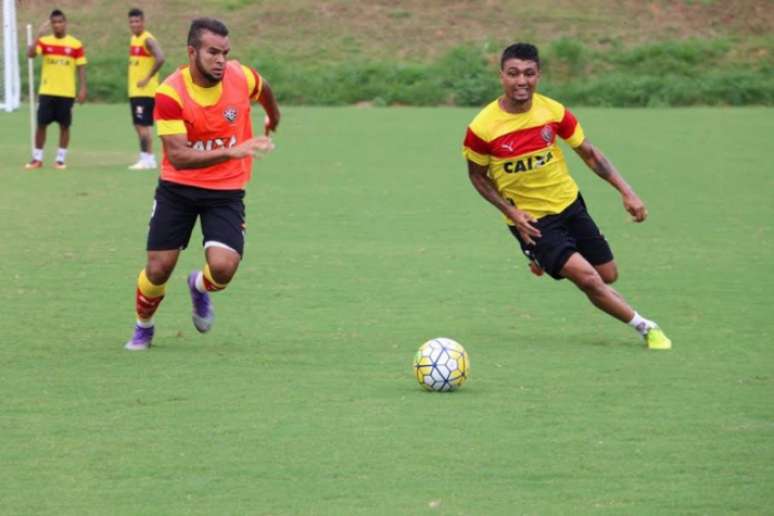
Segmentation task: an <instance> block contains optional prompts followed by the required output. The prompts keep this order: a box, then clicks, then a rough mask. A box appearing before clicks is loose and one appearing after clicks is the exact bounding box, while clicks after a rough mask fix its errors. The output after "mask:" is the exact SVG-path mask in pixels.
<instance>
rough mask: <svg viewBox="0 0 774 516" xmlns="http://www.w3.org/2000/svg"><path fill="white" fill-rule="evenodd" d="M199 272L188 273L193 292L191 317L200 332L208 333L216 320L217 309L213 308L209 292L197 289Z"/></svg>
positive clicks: (189, 285)
mask: <svg viewBox="0 0 774 516" xmlns="http://www.w3.org/2000/svg"><path fill="white" fill-rule="evenodd" d="M198 275H199V273H198V272H196V271H194V272H192V273H191V274H189V275H188V290H189V291H190V292H191V303H192V304H193V311H192V313H191V318H192V319H193V324H194V326H195V327H196V329H197V330H198V331H199V333H207V332H208V331H210V328H212V323H214V322H215V309H213V308H212V301H210V295H209V294H208V293H206V292H205V293H201V292H199V291H198V290H197V289H196V277H197V276H198Z"/></svg>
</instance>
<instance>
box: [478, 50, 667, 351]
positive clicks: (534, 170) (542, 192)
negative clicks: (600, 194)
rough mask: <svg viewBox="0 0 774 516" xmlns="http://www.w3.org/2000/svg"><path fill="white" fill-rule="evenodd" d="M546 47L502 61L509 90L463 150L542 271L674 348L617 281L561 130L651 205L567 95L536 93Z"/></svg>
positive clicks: (612, 178) (607, 176)
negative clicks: (566, 102) (564, 99)
mask: <svg viewBox="0 0 774 516" xmlns="http://www.w3.org/2000/svg"><path fill="white" fill-rule="evenodd" d="M539 79H540V58H539V56H538V49H537V48H536V47H535V46H534V45H531V44H529V43H517V44H515V45H511V46H509V47H508V48H506V49H505V51H504V52H503V54H502V58H501V60H500V82H501V84H502V87H503V95H502V96H501V97H500V98H498V99H497V100H495V101H494V102H492V103H491V104H489V105H488V106H486V107H485V108H484V109H483V110H482V111H481V112H480V113H479V114H478V116H476V118H475V119H474V120H473V122H471V124H470V125H469V126H468V130H467V134H466V136H465V143H464V146H463V154H464V156H465V158H466V159H467V162H468V175H469V177H470V180H471V182H472V183H473V186H474V187H475V188H476V190H478V192H479V193H480V194H481V196H482V197H484V199H486V200H487V201H489V202H490V203H491V204H492V205H494V206H495V207H496V208H497V209H498V210H500V211H501V212H502V214H503V215H504V216H505V220H506V222H507V223H508V225H509V228H510V231H511V233H512V234H513V236H514V237H516V239H517V240H518V241H519V244H520V246H521V249H522V251H523V252H524V254H525V255H526V256H527V258H528V259H529V260H530V268H531V269H532V272H533V273H535V274H536V275H538V276H539V275H542V274H543V272H544V271H545V272H548V274H549V275H550V276H551V277H553V278H554V279H557V280H559V279H562V278H567V279H569V280H570V281H572V282H573V283H574V284H575V285H576V286H577V287H578V288H579V289H580V290H581V291H583V292H584V293H585V294H586V296H587V297H588V298H589V300H590V301H591V302H592V303H593V304H594V305H595V306H596V307H597V308H599V309H601V310H603V311H605V312H606V313H608V314H609V315H611V316H613V317H615V318H616V319H618V320H620V321H622V322H625V323H628V324H629V325H630V326H632V327H633V328H634V329H635V330H636V331H637V332H638V333H639V334H640V335H641V336H642V337H643V338H644V340H645V342H646V344H647V345H648V347H649V348H651V349H670V348H671V345H672V343H671V341H670V340H669V339H668V338H667V336H666V335H665V334H664V332H663V331H662V330H661V329H660V328H659V327H658V325H657V324H656V323H655V322H653V321H650V320H648V319H645V318H644V317H642V316H640V315H639V314H638V313H637V312H636V311H635V310H634V309H632V307H631V306H630V305H629V304H628V303H627V302H626V300H625V299H624V298H623V297H622V296H621V295H620V294H619V293H618V292H616V291H615V290H614V289H613V288H612V287H610V284H611V283H613V282H614V281H615V280H616V279H617V278H618V270H617V267H616V263H615V261H614V260H613V253H612V252H611V250H610V246H609V245H608V243H607V241H606V240H605V237H604V236H602V234H601V233H600V231H599V228H597V225H596V224H595V223H594V221H593V220H592V218H591V216H590V215H589V213H588V212H587V211H586V203H585V202H584V200H583V197H582V196H581V194H580V192H579V191H578V186H577V185H576V184H575V181H574V180H573V179H572V177H571V176H570V173H569V170H568V169H567V164H566V162H565V159H564V155H563V153H562V150H561V149H560V148H559V146H558V144H557V143H558V142H557V137H560V138H562V139H563V140H564V141H565V142H566V143H567V144H568V145H569V146H570V147H571V148H572V149H573V150H574V151H575V152H576V153H577V154H578V155H579V156H580V157H581V159H582V160H583V161H584V162H585V163H586V165H588V167H589V168H590V169H591V170H593V171H594V172H595V173H596V174H597V175H598V176H599V177H601V178H602V179H604V180H605V181H607V182H608V183H610V185H611V186H613V188H615V189H616V190H618V192H619V193H620V194H621V199H622V201H623V206H624V208H625V209H626V211H628V212H629V213H630V214H631V216H632V218H633V219H634V221H635V222H642V221H644V220H645V218H646V217H647V215H648V212H647V210H646V208H645V204H644V203H643V202H642V200H641V199H640V198H639V197H638V196H637V194H636V193H635V192H634V189H633V188H632V187H631V186H629V184H627V183H626V181H625V180H624V179H623V177H621V174H620V173H619V172H618V170H616V168H615V167H614V166H613V164H612V163H611V162H610V160H608V159H607V158H606V157H605V155H604V154H602V152H601V151H600V150H599V149H598V148H597V147H595V146H594V145H593V144H592V143H591V142H590V141H589V140H588V139H587V138H586V137H585V134H584V132H583V129H582V128H581V126H580V124H579V123H578V121H577V120H576V118H575V117H574V116H573V114H572V113H571V112H570V110H569V109H567V108H565V107H564V106H563V105H562V104H560V103H559V102H557V101H555V100H553V99H550V98H548V97H545V96H543V95H540V94H538V93H536V88H537V85H538V81H539Z"/></svg>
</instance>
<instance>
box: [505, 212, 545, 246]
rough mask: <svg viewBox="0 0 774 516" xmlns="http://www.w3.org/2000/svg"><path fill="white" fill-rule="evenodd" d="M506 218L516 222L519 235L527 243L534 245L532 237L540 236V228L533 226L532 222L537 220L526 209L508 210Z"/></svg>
mask: <svg viewBox="0 0 774 516" xmlns="http://www.w3.org/2000/svg"><path fill="white" fill-rule="evenodd" d="M508 218H510V219H511V220H512V221H513V223H514V224H516V231H518V232H519V236H520V237H521V239H522V240H524V242H526V243H527V244H529V245H535V240H533V238H532V237H535V238H540V237H541V236H542V234H541V233H540V230H539V229H538V228H536V227H535V226H533V224H534V223H536V222H537V219H536V218H535V217H533V216H532V215H530V214H529V213H527V212H526V211H521V210H517V209H515V208H514V209H512V210H509V213H508Z"/></svg>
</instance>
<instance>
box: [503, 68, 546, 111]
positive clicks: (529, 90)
mask: <svg viewBox="0 0 774 516" xmlns="http://www.w3.org/2000/svg"><path fill="white" fill-rule="evenodd" d="M539 80H540V68H539V67H538V65H537V63H536V62H535V61H524V60H522V59H518V58H512V59H508V60H507V61H506V62H505V63H504V64H503V69H502V70H500V84H502V85H503V92H504V93H505V96H506V97H508V98H509V99H511V100H513V101H514V102H518V103H523V102H528V101H529V100H530V99H531V98H532V94H533V93H535V89H536V88H537V84H538V81H539Z"/></svg>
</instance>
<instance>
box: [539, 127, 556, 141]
mask: <svg viewBox="0 0 774 516" xmlns="http://www.w3.org/2000/svg"><path fill="white" fill-rule="evenodd" d="M540 136H541V137H542V138H543V141H544V142H546V143H551V142H553V141H554V130H553V129H552V128H551V126H550V125H547V126H545V127H544V128H543V130H542V131H540Z"/></svg>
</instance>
